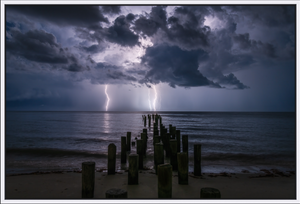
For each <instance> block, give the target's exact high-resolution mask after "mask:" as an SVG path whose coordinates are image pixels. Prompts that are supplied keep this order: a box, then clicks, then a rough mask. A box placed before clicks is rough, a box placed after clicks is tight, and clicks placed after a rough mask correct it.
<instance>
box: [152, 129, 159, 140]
mask: <svg viewBox="0 0 300 204" xmlns="http://www.w3.org/2000/svg"><path fill="white" fill-rule="evenodd" d="M158 133H159V132H158V130H154V133H153V139H154V136H156V135H157V136H158Z"/></svg>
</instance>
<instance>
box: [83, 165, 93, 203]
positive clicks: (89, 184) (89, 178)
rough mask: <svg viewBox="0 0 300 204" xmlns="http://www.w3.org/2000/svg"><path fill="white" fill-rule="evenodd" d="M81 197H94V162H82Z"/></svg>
mask: <svg viewBox="0 0 300 204" xmlns="http://www.w3.org/2000/svg"><path fill="white" fill-rule="evenodd" d="M81 181H82V190H81V197H82V198H94V188H95V162H83V163H82V179H81Z"/></svg>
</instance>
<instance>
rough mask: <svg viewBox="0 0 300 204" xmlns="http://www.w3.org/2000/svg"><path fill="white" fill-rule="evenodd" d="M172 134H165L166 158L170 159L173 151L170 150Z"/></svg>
mask: <svg viewBox="0 0 300 204" xmlns="http://www.w3.org/2000/svg"><path fill="white" fill-rule="evenodd" d="M170 136H171V135H170V133H167V134H165V142H166V157H168V158H169V157H170V155H171V149H170Z"/></svg>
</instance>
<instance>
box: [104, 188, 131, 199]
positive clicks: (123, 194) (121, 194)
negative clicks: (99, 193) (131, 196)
mask: <svg viewBox="0 0 300 204" xmlns="http://www.w3.org/2000/svg"><path fill="white" fill-rule="evenodd" d="M105 198H110V199H122V198H127V191H125V190H122V189H116V188H112V189H109V190H107V191H106V192H105Z"/></svg>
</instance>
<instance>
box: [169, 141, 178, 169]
mask: <svg viewBox="0 0 300 204" xmlns="http://www.w3.org/2000/svg"><path fill="white" fill-rule="evenodd" d="M170 150H171V155H170V157H171V158H170V161H171V165H172V169H173V171H177V170H178V164H177V140H170Z"/></svg>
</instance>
